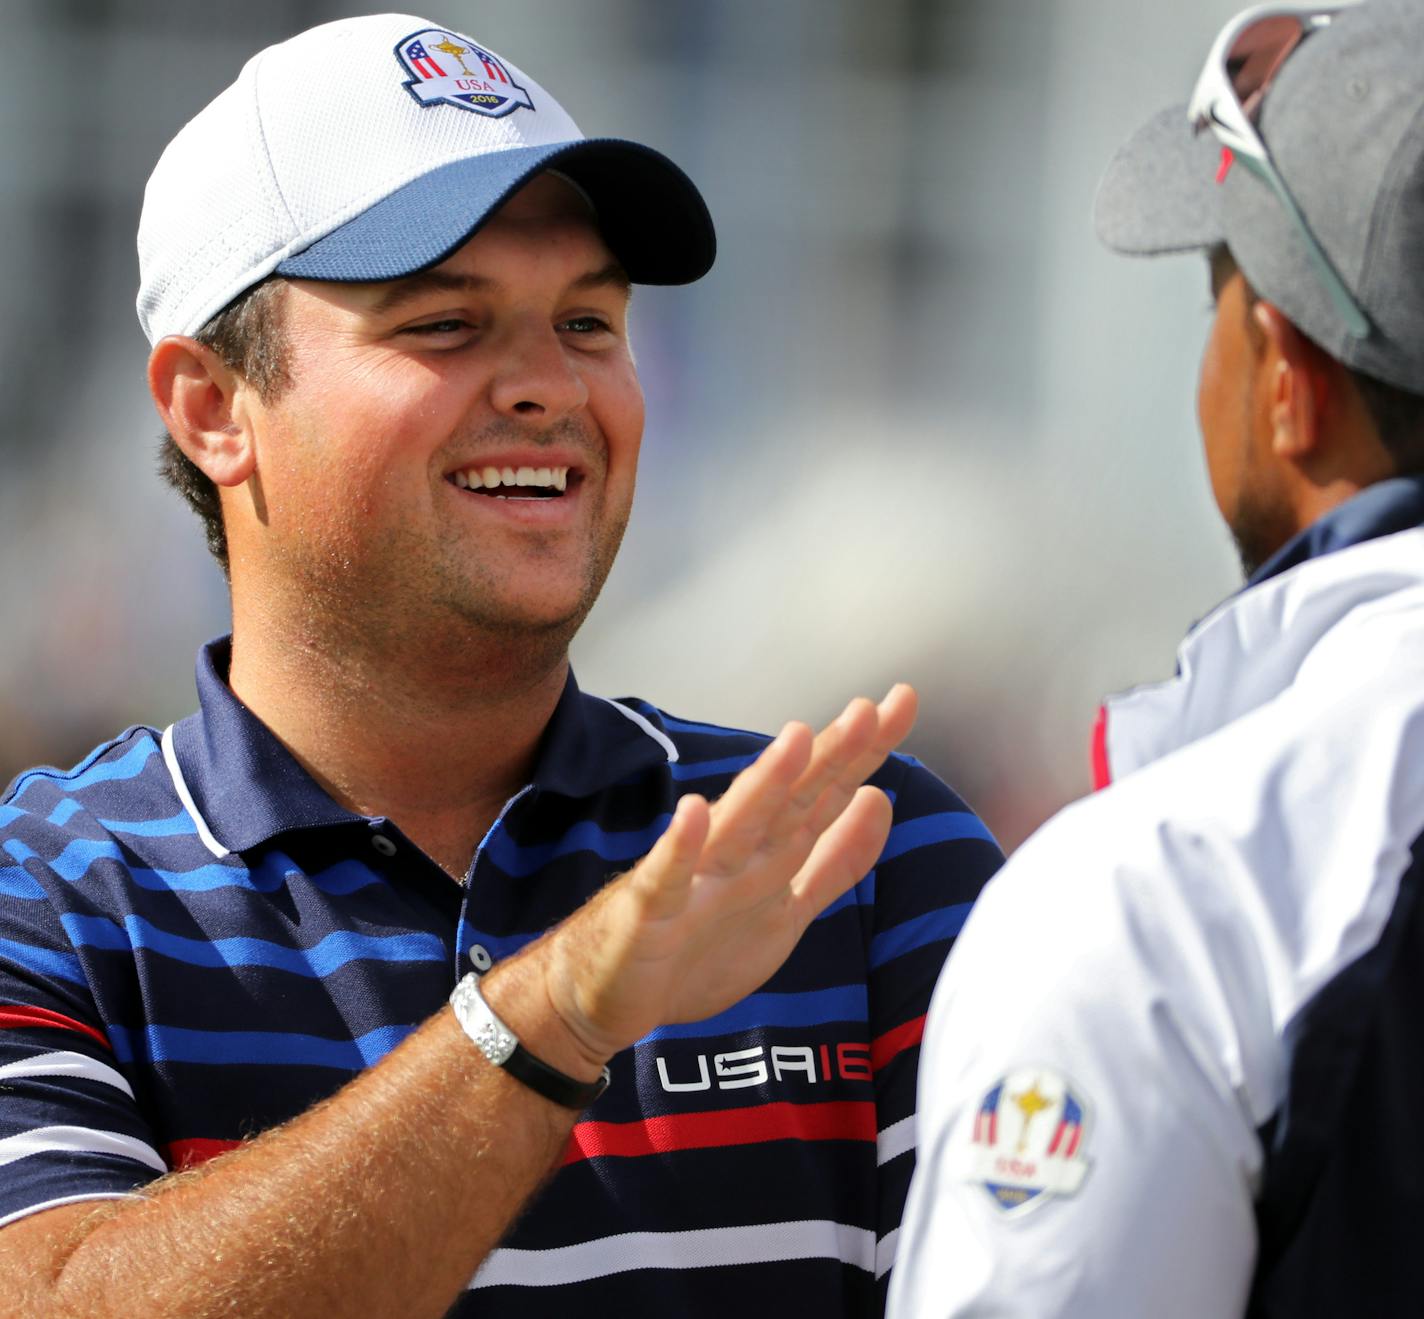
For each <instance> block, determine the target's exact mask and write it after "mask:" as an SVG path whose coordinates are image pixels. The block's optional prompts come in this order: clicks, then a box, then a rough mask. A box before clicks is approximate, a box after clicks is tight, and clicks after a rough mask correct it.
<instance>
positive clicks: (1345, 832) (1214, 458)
mask: <svg viewBox="0 0 1424 1319" xmlns="http://www.w3.org/2000/svg"><path fill="white" fill-rule="evenodd" d="M1097 220H1098V228H1099V232H1100V234H1101V236H1102V237H1103V239H1104V240H1105V241H1106V242H1107V243H1108V244H1109V245H1110V246H1112V247H1114V248H1117V249H1118V250H1120V251H1124V252H1132V253H1143V254H1146V253H1157V252H1171V251H1193V250H1194V251H1203V252H1205V253H1206V254H1207V256H1208V259H1209V262H1210V272H1211V283H1212V289H1213V293H1214V296H1215V300H1216V313H1215V319H1214V322H1213V325H1212V329H1211V334H1210V339H1209V342H1208V344H1207V348H1206V352H1205V357H1204V360H1203V363H1202V369H1201V379H1200V385H1199V396H1198V403H1199V413H1200V422H1201V428H1202V432H1203V435H1204V439H1205V449H1206V462H1207V468H1208V471H1209V473H1210V477H1211V485H1212V490H1213V493H1214V495H1215V497H1216V501H1217V504H1218V506H1219V508H1220V511H1221V514H1222V516H1223V518H1224V519H1225V521H1226V523H1227V524H1228V526H1229V527H1230V529H1231V531H1232V534H1233V536H1234V538H1235V540H1236V542H1237V544H1238V546H1239V548H1240V552H1241V557H1242V560H1243V563H1244V565H1245V568H1246V571H1247V574H1248V581H1247V584H1246V587H1245V589H1244V590H1242V591H1241V592H1240V593H1238V594H1237V595H1235V596H1233V597H1232V598H1231V599H1229V600H1228V601H1226V602H1225V603H1224V604H1222V605H1221V606H1220V607H1219V608H1218V609H1216V610H1215V611H1214V612H1213V613H1211V614H1210V615H1208V616H1207V617H1206V618H1205V619H1204V620H1203V621H1202V622H1200V623H1199V624H1198V625H1197V626H1196V627H1194V628H1193V630H1192V631H1191V633H1190V634H1189V636H1188V637H1187V639H1186V641H1185V642H1184V644H1183V645H1182V647H1181V650H1180V651H1179V654H1178V671H1177V676H1176V677H1175V678H1174V679H1172V680H1171V681H1169V682H1165V683H1162V684H1160V685H1157V686H1152V687H1144V688H1139V689H1137V690H1135V691H1133V692H1130V693H1128V694H1126V695H1124V696H1121V697H1118V698H1116V699H1115V700H1113V701H1111V702H1109V703H1108V705H1107V706H1106V708H1105V711H1104V714H1103V717H1102V719H1101V721H1100V725H1099V736H1098V738H1097V747H1096V752H1097V754H1096V756H1095V759H1096V762H1097V765H1096V768H1097V771H1098V778H1099V780H1100V786H1101V787H1102V788H1103V789H1104V790H1103V791H1100V792H1098V793H1097V794H1095V795H1094V796H1092V797H1090V798H1087V799H1085V800H1084V801H1082V802H1079V803H1077V804H1075V805H1074V806H1071V807H1069V808H1068V809H1067V810H1066V811H1064V812H1062V813H1061V814H1060V815H1059V816H1057V817H1056V818H1055V819H1054V820H1052V821H1050V822H1049V823H1048V824H1047V825H1046V826H1044V828H1043V829H1041V830H1040V831H1039V833H1038V834H1037V835H1035V836H1034V837H1033V838H1032V839H1030V840H1029V841H1028V842H1027V843H1026V844H1025V845H1024V846H1023V848H1022V850H1021V851H1020V852H1019V853H1018V854H1017V855H1016V856H1015V857H1014V859H1013V860H1012V861H1011V862H1010V863H1009V865H1008V866H1007V867H1006V868H1005V870H1004V871H1003V872H1002V874H1001V875H1000V877H999V878H998V879H997V880H996V881H995V882H994V883H993V884H992V885H990V887H989V889H988V890H987V892H986V894H985V897H984V899H983V901H982V902H981V903H980V905H979V906H978V907H977V908H976V911H975V914H974V915H973V916H972V917H971V918H970V921H969V923H968V926H967V928H966V931H965V934H964V937H963V938H962V940H961V941H960V942H959V944H958V945H957V946H956V949H955V951H954V954H953V955H952V956H951V958H950V959H949V963H948V965H947V966H946V969H945V972H944V974H943V976H942V977H941V981H940V984H939V987H938V988H937V989H936V992H935V998H934V1003H933V1006H932V1009H931V1012H930V1020H929V1023H928V1025H927V1028H926V1037H925V1046H924V1055H923V1059H922V1068H921V1081H920V1105H919V1122H920V1156H919V1158H920V1161H919V1165H918V1169H917V1172H916V1176H915V1181H914V1184H913V1186H912V1189H911V1195H910V1203H909V1205H908V1206H907V1210H906V1221H905V1224H904V1226H903V1227H902V1229H901V1237H900V1249H899V1254H898V1260H897V1265H896V1271H895V1276H894V1278H893V1279H892V1282H891V1298H890V1310H891V1313H892V1314H895V1315H898V1316H901V1319H910V1317H912V1316H914V1317H918V1316H931V1315H933V1316H935V1317H936V1319H942V1317H943V1316H946V1315H960V1314H965V1315H967V1314H991V1313H992V1314H1022V1315H1032V1316H1048V1315H1077V1316H1085V1317H1086V1316H1094V1317H1095V1319H1100V1317H1102V1316H1129V1315H1133V1316H1136V1315H1142V1316H1147V1315H1150V1316H1153V1319H1165V1317H1170V1316H1183V1317H1184V1319H1185V1316H1206V1315H1211V1316H1218V1315H1232V1314H1241V1313H1243V1312H1244V1313H1250V1314H1253V1315H1306V1314H1310V1315H1344V1314H1372V1315H1373V1314H1385V1313H1396V1312H1401V1311H1410V1312H1412V1311H1413V1310H1414V1309H1416V1308H1417V1307H1418V1306H1419V1304H1420V1298H1421V1297H1424V1256H1421V1252H1420V1251H1419V1249H1418V1245H1417V1241H1416V1236H1417V1225H1418V1223H1419V1221H1420V1211H1421V1208H1424V1205H1422V1204H1421V1197H1422V1196H1424V1192H1421V1187H1424V1137H1421V1132H1424V1119H1421V1114H1424V1035H1421V1032H1420V1030H1419V1024H1418V1020H1419V1009H1420V1007H1421V1005H1424V906H1421V904H1420V901H1419V896H1418V889H1419V887H1420V882H1421V875H1424V866H1421V864H1420V863H1419V859H1418V857H1419V849H1420V847H1421V836H1424V6H1420V5H1419V4H1418V3H1417V0H1365V3H1363V4H1361V5H1359V6H1347V7H1340V8H1333V9H1304V10H1303V9H1294V8H1285V7H1280V6H1271V7H1269V8H1265V9H1256V10H1251V11H1248V12H1247V13H1244V14H1242V15H1241V16H1239V17H1238V18H1237V19H1236V20H1234V21H1233V22H1232V23H1231V24H1229V25H1228V26H1227V28H1226V29H1225V30H1224V31H1223V32H1222V34H1221V36H1220V38H1219V39H1218V41H1217V43H1216V45H1215V47H1214V48H1213V50H1212V52H1211V55H1210V56H1209V58H1208V60H1207V63H1206V67H1205V69H1204V70H1203V72H1202V75H1201V79H1200V81H1199V83H1198V85H1197V88H1196V91H1195V94H1194V96H1193V97H1192V100H1191V102H1190V105H1189V106H1188V107H1181V106H1178V107H1175V108H1173V109H1171V110H1169V111H1167V112H1166V113H1164V114H1163V115H1161V116H1159V117H1158V118H1156V119H1155V120H1153V121H1152V122H1151V123H1149V124H1148V125H1147V126H1146V127H1145V128H1144V129H1143V130H1142V131H1141V132H1139V133H1138V134H1137V135H1136V136H1135V137H1134V138H1132V139H1131V140H1130V141H1129V142H1128V144H1127V145H1126V147H1125V148H1124V149H1123V150H1122V151H1121V152H1120V153H1119V155H1118V156H1117V158H1116V159H1115V160H1114V161H1113V163H1112V165H1111V167H1110V169H1109V171H1108V174H1107V176H1106V179H1105V180H1104V183H1103V186H1102V189H1101V193H1100V196H1099V200H1098V210H1097Z"/></svg>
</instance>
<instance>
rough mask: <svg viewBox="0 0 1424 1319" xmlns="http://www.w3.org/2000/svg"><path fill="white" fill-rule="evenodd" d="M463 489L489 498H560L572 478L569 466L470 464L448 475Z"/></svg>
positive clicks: (576, 478) (575, 479) (452, 482)
mask: <svg viewBox="0 0 1424 1319" xmlns="http://www.w3.org/2000/svg"><path fill="white" fill-rule="evenodd" d="M446 479H447V480H449V481H450V483H451V484H452V485H455V486H458V487H459V488H460V489H461V490H468V491H469V492H470V493H471V494H472V495H484V496H485V497H486V498H490V499H516V500H526V499H527V500H536V499H560V498H562V497H563V495H564V493H565V491H567V490H568V488H569V485H570V481H571V480H572V482H573V483H574V484H577V483H578V480H579V477H578V474H577V473H574V474H573V476H572V478H571V477H570V473H569V469H568V468H567V467H468V468H465V469H463V470H462V471H458V472H454V473H452V474H451V475H450V476H449V477H447V478H446Z"/></svg>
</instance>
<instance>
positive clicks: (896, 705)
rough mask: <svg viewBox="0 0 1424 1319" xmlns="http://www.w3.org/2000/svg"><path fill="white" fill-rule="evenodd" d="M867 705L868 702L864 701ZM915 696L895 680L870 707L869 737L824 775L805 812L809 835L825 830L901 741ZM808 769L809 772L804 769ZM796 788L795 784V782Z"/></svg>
mask: <svg viewBox="0 0 1424 1319" xmlns="http://www.w3.org/2000/svg"><path fill="white" fill-rule="evenodd" d="M865 704H866V706H869V705H870V702H869V701H866V702H865ZM918 706H919V698H918V696H916V694H915V689H914V688H913V687H911V686H909V684H908V683H903V682H901V683H896V684H895V686H893V687H892V688H891V689H890V691H889V692H888V693H887V694H886V696H885V699H884V700H883V701H881V702H880V704H879V705H878V706H875V707H873V711H874V716H875V722H874V725H873V731H872V733H871V736H870V737H869V738H868V739H867V740H866V742H865V743H864V745H862V746H859V747H857V748H856V754H854V755H852V756H850V757H849V758H847V759H845V760H844V763H842V764H840V765H838V766H829V767H828V769H830V770H833V771H834V772H830V773H827V774H825V775H824V777H823V782H822V785H821V790H820V792H819V794H818V797H817V801H816V804H815V808H814V809H813V810H812V811H811V812H810V814H809V815H808V817H807V819H806V821H805V824H806V826H807V828H809V829H810V830H811V832H812V833H813V834H819V833H821V832H822V831H823V830H824V829H826V828H827V827H828V826H829V825H830V823H831V821H832V820H834V819H835V818H836V817H837V816H838V815H839V814H840V813H841V812H842V811H843V810H845V808H846V806H847V804H848V803H849V802H850V800H851V798H852V797H853V796H854V795H855V791H856V789H857V788H859V787H860V785H861V784H862V783H864V782H865V780H866V779H868V778H869V777H870V776H871V775H872V774H874V773H875V771H876V770H877V769H879V768H880V766H881V765H882V764H883V763H884V762H885V757H886V756H888V755H889V754H890V753H891V752H892V751H893V750H894V749H895V748H896V747H897V746H899V745H900V743H901V742H903V741H904V740H905V736H906V734H908V733H909V731H910V729H911V727H913V725H914V722H915V713H916V710H917V709H918ZM808 772H809V771H808ZM798 787H799V785H798Z"/></svg>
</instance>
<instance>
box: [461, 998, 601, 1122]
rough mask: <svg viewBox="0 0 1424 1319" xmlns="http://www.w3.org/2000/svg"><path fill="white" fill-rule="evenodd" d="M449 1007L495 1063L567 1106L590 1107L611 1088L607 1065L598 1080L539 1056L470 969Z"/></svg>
mask: <svg viewBox="0 0 1424 1319" xmlns="http://www.w3.org/2000/svg"><path fill="white" fill-rule="evenodd" d="M450 1007H451V1009H452V1010H453V1011H454V1013H455V1020H456V1021H458V1022H459V1023H460V1027H461V1029H462V1030H463V1031H464V1032H465V1034H466V1035H468V1036H469V1037H470V1039H471V1040H473V1041H474V1044H475V1048H477V1049H478V1050H479V1051H480V1052H481V1053H482V1054H484V1056H485V1057H486V1058H488V1059H489V1060H490V1062H492V1063H493V1064H494V1065H495V1066H496V1067H503V1068H504V1070H505V1071H506V1072H508V1073H509V1074H510V1075H511V1076H512V1077H514V1079H515V1080H516V1081H518V1082H519V1083H520V1084H521V1085H526V1086H528V1087H529V1089H531V1090H532V1091H534V1093H535V1094H537V1095H543V1097H544V1098H545V1099H548V1100H551V1101H553V1102H554V1103H556V1104H562V1105H563V1107H565V1108H575V1109H583V1108H587V1107H588V1106H589V1105H590V1104H591V1103H593V1101H594V1100H595V1099H597V1098H598V1097H599V1095H601V1094H602V1093H603V1092H604V1091H605V1090H607V1089H608V1081H609V1075H608V1068H606V1067H605V1068H604V1069H603V1075H602V1076H600V1077H599V1078H598V1080H596V1081H579V1080H576V1079H575V1078H574V1077H572V1076H569V1075H567V1074H566V1073H564V1072H561V1071H559V1069H558V1068H557V1067H550V1066H549V1064H548V1063H546V1062H545V1061H544V1060H543V1059H542V1058H536V1057H535V1056H534V1055H533V1054H532V1053H530V1052H529V1050H528V1049H526V1048H525V1047H524V1046H523V1045H522V1044H520V1042H519V1037H518V1036H517V1035H516V1034H515V1033H514V1032H513V1031H512V1030H510V1029H509V1027H508V1026H506V1025H505V1024H504V1022H502V1021H501V1020H500V1019H499V1018H498V1017H497V1016H495V1012H494V1009H493V1008H492V1007H490V1005H489V1004H488V1003H486V1002H485V996H484V995H483V994H481V993H480V978H479V976H478V975H477V974H476V973H475V972H474V971H471V972H470V973H469V974H468V975H466V976H465V978H464V979H463V980H461V981H460V983H459V984H458V985H456V986H455V992H454V993H453V994H451V995H450Z"/></svg>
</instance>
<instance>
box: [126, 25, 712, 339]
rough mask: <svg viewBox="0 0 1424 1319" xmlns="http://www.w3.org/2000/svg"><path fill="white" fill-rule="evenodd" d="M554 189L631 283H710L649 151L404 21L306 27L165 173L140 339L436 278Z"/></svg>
mask: <svg viewBox="0 0 1424 1319" xmlns="http://www.w3.org/2000/svg"><path fill="white" fill-rule="evenodd" d="M545 170H554V171H557V172H558V173H559V174H561V175H563V176H564V177H566V178H567V179H569V180H570V181H572V182H573V183H574V184H575V185H577V186H578V187H579V188H580V189H581V190H582V191H583V193H584V195H585V196H586V197H587V199H588V201H589V202H590V204H591V205H592V207H593V209H594V212H595V214H596V216H597V219H598V223H599V227H600V229H601V231H602V233H603V237H604V240H605V241H606V242H607V243H608V246H609V248H610V249H611V250H612V252H613V253H614V255H615V256H616V257H617V258H618V259H619V261H620V262H621V263H622V265H623V267H624V268H625V269H626V270H627V272H628V275H629V278H630V279H632V280H633V281H634V282H636V283H642V284H685V283H690V282H691V281H693V280H695V279H699V278H700V277H701V276H702V275H704V274H706V273H707V271H708V269H709V268H710V267H711V265H712V260H713V257H714V256H715V254H716V236H715V233H714V230H713V227H712V219H711V216H710V215H709V214H708V212H707V206H706V204H705V203H704V202H703V200H702V196H701V194H700V193H699V192H698V191H697V188H696V187H695V186H694V185H693V183H692V181H691V180H690V179H689V178H688V177H687V175H685V174H684V173H683V172H682V171H681V170H680V169H679V168H678V167H677V166H676V165H674V164H673V163H672V161H670V160H668V159H667V157H666V156H663V155H661V154H660V153H658V152H657V151H654V150H652V149H651V148H650V147H646V146H642V145H640V144H638V143H636V142H626V141H622V140H619V139H614V138H585V137H584V136H583V134H582V133H581V132H579V129H578V126H577V125H576V124H575V123H574V121H573V120H572V119H571V118H570V117H569V115H568V114H567V113H566V112H565V110H564V109H563V107H562V106H560V105H559V103H558V102H557V101H556V100H554V98H553V97H552V96H551V95H550V94H549V93H548V92H547V91H545V89H544V88H543V87H541V86H540V85H539V84H538V83H537V82H535V81H534V79H532V78H531V77H530V76H529V75H528V74H527V73H525V72H524V71H523V70H522V69H520V68H518V67H517V66H516V65H514V64H511V63H510V62H509V61H508V60H506V59H504V58H502V57H501V56H499V55H497V54H495V53H494V51H492V50H490V49H489V48H488V47H486V46H482V45H480V44H479V43H478V42H476V41H474V40H472V39H471V38H470V37H467V36H465V35H464V34H462V33H459V32H455V31H452V30H451V29H449V28H445V27H441V26H440V25H439V24H436V23H431V22H429V21H427V20H426V19H423V18H416V17H413V16H412V15H409V14H378V15H372V16H368V17H363V18H350V19H343V20H341V21H338V22H335V23H326V24H323V25H322V26H320V27H315V28H311V29H310V30H309V31H306V32H303V33H300V34H299V35H298V36H295V37H292V38H291V39H290V40H288V41H284V42H282V43H280V44H279V45H275V46H269V47H268V48H267V49H266V50H263V51H260V52H258V54H256V55H254V56H253V57H252V59H250V60H249V61H248V62H247V64H246V65H245V66H244V67H243V69H242V72H241V73H240V74H239V75H238V78H237V81H236V82H235V83H233V84H232V86H231V87H228V88H227V89H226V90H225V91H223V92H222V93H220V94H219V95H218V96H217V98H216V99H214V100H213V101H212V102H211V103H209V104H208V105H207V106H206V107H205V108H204V109H203V110H201V111H200V112H199V113H198V114H197V115H196V116H195V117H194V118H193V119H192V120H190V121H189V122H188V123H187V124H186V125H185V126H184V127H183V129H182V130H181V131H180V132H179V133H178V135H177V137H175V138H174V139H173V141H172V142H170V143H169V144H168V147H167V149H166V150H165V151H164V153H163V155H162V157H160V159H159V161H158V164H157V166H156V167H155V169H154V171H153V174H152V176H151V177H150V179H149V181H148V187H147V189H146V190H145V193H144V203H143V215H142V217H141V219H140V221H139V229H138V252H139V268H140V281H139V293H138V315H139V320H140V321H141V322H142V323H143V328H144V332H145V333H146V334H147V335H148V338H149V340H150V342H156V341H157V340H158V339H160V338H162V337H163V336H164V335H166V334H193V333H195V332H196V331H197V330H198V329H199V328H201V327H202V325H203V324H204V323H205V322H207V321H208V320H209V319H210V318H211V317H212V316H213V315H215V314H216V313H217V312H219V311H221V310H222V309H223V308H224V307H225V306H227V304H228V303H230V302H231V301H232V300H233V299H234V298H236V297H237V296H238V295H239V294H240V293H242V292H243V291H244V290H245V289H248V288H250V287H251V286H252V285H254V284H256V283H257V282H258V281H260V280H262V279H264V278H266V277H267V276H268V275H270V274H272V273H273V272H276V273H277V274H280V275H287V276H292V277H295V278H304V279H320V280H355V281H365V280H383V279H395V278H398V277H399V276H402V275H408V274H411V273H413V272H414V271H417V270H423V269H425V268H426V267H428V266H432V265H435V264H437V263H438V262H440V261H442V260H444V259H445V258H446V257H447V256H449V255H450V254H451V253H452V252H453V251H455V249H456V248H458V247H459V246H460V245H461V244H462V243H464V242H465V241H466V240H467V239H468V238H469V237H470V236H471V235H472V234H474V233H475V232H476V231H477V230H478V229H479V227H480V225H481V224H482V223H484V221H485V220H486V219H488V218H489V216H490V215H491V214H493V212H494V211H495V210H497V209H498V208H499V206H500V205H501V204H502V203H503V202H504V201H505V200H506V199H507V198H508V197H509V196H510V195H511V194H512V193H514V192H516V191H517V190H518V189H519V188H520V187H521V186H522V185H523V184H524V183H526V182H527V181H528V180H529V179H531V178H533V177H534V176H535V175H536V174H539V173H541V172H542V171H545Z"/></svg>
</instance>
